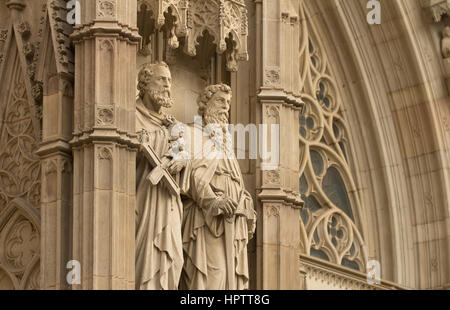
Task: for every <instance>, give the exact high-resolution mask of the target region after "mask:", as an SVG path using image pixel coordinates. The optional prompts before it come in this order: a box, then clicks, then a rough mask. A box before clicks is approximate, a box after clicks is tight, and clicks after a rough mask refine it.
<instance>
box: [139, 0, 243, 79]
mask: <svg viewBox="0 0 450 310" xmlns="http://www.w3.org/2000/svg"><path fill="white" fill-rule="evenodd" d="M244 1H245V0H138V11H142V10H147V11H151V13H152V16H153V18H154V19H155V24H156V25H155V26H156V28H157V29H161V28H162V27H163V26H165V27H166V34H167V37H168V41H167V42H168V47H170V48H178V46H179V42H178V38H181V37H184V38H185V44H184V52H185V53H186V54H188V55H190V56H195V55H196V54H197V51H196V46H197V45H198V44H199V42H198V39H199V38H200V37H201V36H203V34H204V32H205V31H208V33H209V34H210V35H211V36H212V37H213V38H214V42H213V43H215V44H216V46H217V53H218V54H223V53H226V54H227V69H228V70H229V71H237V61H246V60H248V52H247V37H248V19H247V18H248V17H247V8H246V6H245V2H244Z"/></svg>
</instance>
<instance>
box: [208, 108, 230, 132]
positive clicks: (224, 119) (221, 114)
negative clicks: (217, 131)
mask: <svg viewBox="0 0 450 310" xmlns="http://www.w3.org/2000/svg"><path fill="white" fill-rule="evenodd" d="M228 117H229V113H228V111H227V110H224V109H217V108H214V107H213V108H207V109H206V111H205V114H204V118H205V124H206V125H209V124H217V125H219V126H220V127H222V128H224V127H227V126H228Z"/></svg>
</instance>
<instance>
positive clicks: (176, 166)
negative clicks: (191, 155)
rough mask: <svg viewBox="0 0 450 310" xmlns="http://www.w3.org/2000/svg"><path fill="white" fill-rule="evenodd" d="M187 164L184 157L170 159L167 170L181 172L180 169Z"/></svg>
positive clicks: (174, 172) (172, 172)
mask: <svg viewBox="0 0 450 310" xmlns="http://www.w3.org/2000/svg"><path fill="white" fill-rule="evenodd" d="M186 166H187V160H186V159H179V160H175V159H174V160H172V161H171V162H170V163H169V172H170V174H173V175H175V174H178V173H180V172H181V170H183V169H184V168H186Z"/></svg>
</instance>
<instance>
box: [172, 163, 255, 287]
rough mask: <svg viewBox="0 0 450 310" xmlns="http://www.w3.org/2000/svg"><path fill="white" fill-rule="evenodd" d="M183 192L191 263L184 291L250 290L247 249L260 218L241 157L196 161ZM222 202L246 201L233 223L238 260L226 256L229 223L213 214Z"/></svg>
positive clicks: (186, 251)
mask: <svg viewBox="0 0 450 310" xmlns="http://www.w3.org/2000/svg"><path fill="white" fill-rule="evenodd" d="M199 158H200V156H199ZM181 187H182V192H183V193H184V198H183V203H184V216H183V228H182V230H183V251H184V259H185V262H184V267H183V273H182V276H181V283H180V288H182V289H191V290H194V289H195V290H203V289H206V290H224V289H231V290H243V289H248V285H249V282H248V281H249V273H248V258H247V244H248V240H249V239H250V238H251V237H250V238H249V235H252V234H253V232H254V223H255V221H256V213H255V211H254V209H253V201H252V198H251V196H250V194H249V193H248V192H247V191H246V190H245V187H244V182H243V178H242V174H241V170H240V168H239V164H238V162H237V160H236V158H234V157H232V158H227V157H226V156H222V158H219V159H207V158H203V159H195V158H194V159H192V160H191V161H190V162H189V163H188V165H187V167H186V169H185V170H184V173H183V178H182V184H181ZM241 195H244V198H243V199H240V198H241ZM218 197H229V198H231V199H233V200H234V201H236V202H238V201H242V203H241V206H240V207H238V209H241V212H240V214H236V215H235V216H234V217H233V219H232V221H233V225H234V227H233V228H234V229H233V230H234V235H233V238H232V242H233V244H232V247H233V248H234V251H233V252H234V253H233V256H234V257H229V256H230V253H228V252H227V251H226V249H227V245H226V238H225V233H226V232H225V218H224V216H223V215H219V216H215V215H214V214H212V209H211V207H210V205H211V202H212V201H214V200H216V199H217V198H218ZM249 229H250V230H251V231H250V232H249ZM230 263H231V266H232V268H233V270H234V272H233V274H234V279H233V281H230V279H229V278H228V276H227V274H228V269H227V268H228V267H227V266H230Z"/></svg>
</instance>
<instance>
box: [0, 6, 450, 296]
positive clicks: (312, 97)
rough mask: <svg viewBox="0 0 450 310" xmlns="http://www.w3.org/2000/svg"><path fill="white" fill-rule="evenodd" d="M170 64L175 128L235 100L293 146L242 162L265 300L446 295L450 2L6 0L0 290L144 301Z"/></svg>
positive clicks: (2, 16)
mask: <svg viewBox="0 0 450 310" xmlns="http://www.w3.org/2000/svg"><path fill="white" fill-rule="evenodd" d="M373 2H375V3H378V4H379V8H380V11H379V12H378V13H379V15H380V17H381V23H380V24H370V23H369V22H368V18H367V16H368V14H369V13H370V12H371V10H373V9H376V7H377V6H373V7H368V6H367V5H368V3H373ZM157 61H164V62H166V63H167V64H168V66H169V68H170V72H171V75H172V91H171V94H172V97H173V98H174V106H173V107H172V108H171V109H170V113H171V114H172V115H173V116H174V117H175V118H176V119H177V120H178V121H180V122H183V123H185V124H188V125H192V124H193V123H194V120H195V116H196V115H197V98H198V97H199V95H201V92H202V91H203V90H204V89H205V87H206V86H208V85H212V84H219V83H224V84H227V85H229V86H230V87H231V89H232V93H233V96H232V99H231V103H230V115H229V122H230V124H235V125H237V124H241V125H243V127H245V126H249V127H247V129H248V128H250V126H252V125H255V128H260V127H259V126H260V125H269V127H270V129H269V131H268V136H271V134H272V133H273V132H275V134H276V137H277V138H279V139H278V140H279V143H277V145H274V144H273V143H272V142H268V143H267V147H268V148H269V149H271V150H273V149H274V148H276V147H277V146H278V147H279V164H278V165H276V167H272V166H271V167H270V169H268V168H267V167H268V165H267V164H268V163H267V158H261V157H260V156H258V157H257V158H256V159H255V158H251V156H250V153H251V152H250V149H251V147H252V143H251V139H250V136H251V135H250V134H249V133H247V134H246V137H247V141H248V142H247V143H246V144H245V146H244V147H242V148H241V149H239V147H237V148H236V152H239V151H240V152H241V153H244V154H245V155H246V156H245V158H244V159H239V165H240V169H241V172H242V177H243V180H244V182H245V188H246V189H247V191H248V192H249V193H250V195H251V196H252V200H253V203H254V209H255V210H256V214H257V222H256V231H255V234H254V236H253V239H251V240H250V241H249V243H248V248H247V251H248V269H249V270H248V271H249V272H248V273H249V287H250V288H251V289H275V290H278V289H295V290H297V289H306V290H308V289H450V1H449V0H380V1H373V0H372V1H368V0H79V1H65V0H0V289H58V290H59V289H64V290H65V289H135V278H136V266H135V251H136V213H135V209H136V158H137V155H138V153H139V146H140V145H139V141H138V137H137V134H136V101H137V98H138V90H137V82H138V72H139V70H140V69H141V68H143V67H144V66H145V65H146V64H148V63H153V62H157ZM271 125H275V126H271ZM272 128H278V129H279V131H278V132H277V131H274V129H272ZM262 142H263V144H264V142H265V141H262Z"/></svg>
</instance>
